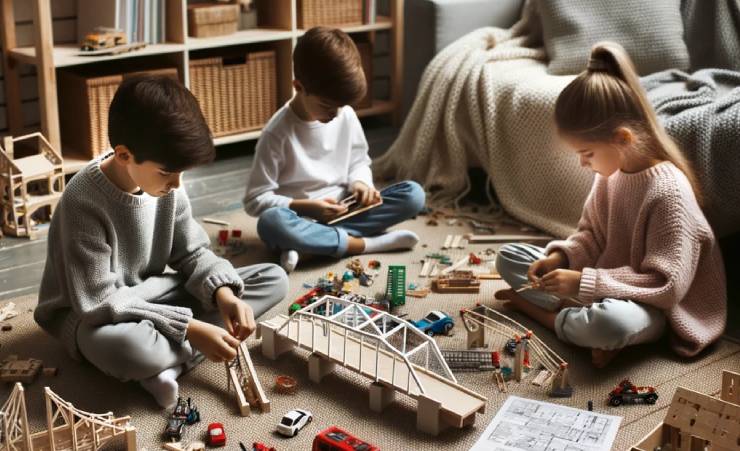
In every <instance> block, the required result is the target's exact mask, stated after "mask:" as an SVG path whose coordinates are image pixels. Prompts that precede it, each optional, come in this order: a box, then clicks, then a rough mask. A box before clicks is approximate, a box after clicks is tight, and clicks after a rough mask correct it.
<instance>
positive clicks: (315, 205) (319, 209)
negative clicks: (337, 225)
mask: <svg viewBox="0 0 740 451" xmlns="http://www.w3.org/2000/svg"><path fill="white" fill-rule="evenodd" d="M345 213H347V207H346V206H344V205H339V204H338V203H337V201H336V200H334V199H331V198H327V199H320V200H314V201H312V206H311V207H310V209H309V214H308V215H307V216H310V217H312V218H314V219H316V220H318V221H321V222H328V221H331V220H332V219H334V218H336V217H337V216H339V215H343V214H345Z"/></svg>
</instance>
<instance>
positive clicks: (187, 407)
mask: <svg viewBox="0 0 740 451" xmlns="http://www.w3.org/2000/svg"><path fill="white" fill-rule="evenodd" d="M172 417H174V418H180V419H181V420H184V421H185V423H187V424H188V425H192V424H195V423H197V422H199V421H200V412H199V411H198V408H197V407H195V406H194V405H193V404H192V400H191V399H190V398H188V400H187V402H186V401H184V400H183V399H181V398H177V404H176V405H175V410H173V411H172Z"/></svg>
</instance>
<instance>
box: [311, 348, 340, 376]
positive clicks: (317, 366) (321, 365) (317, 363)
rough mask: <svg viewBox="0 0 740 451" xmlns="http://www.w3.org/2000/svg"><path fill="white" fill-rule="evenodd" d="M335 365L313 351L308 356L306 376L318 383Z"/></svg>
mask: <svg viewBox="0 0 740 451" xmlns="http://www.w3.org/2000/svg"><path fill="white" fill-rule="evenodd" d="M335 366H336V364H335V363H334V362H332V361H330V360H329V359H327V358H325V357H322V356H320V355H318V354H316V353H313V354H311V355H310V356H308V378H309V379H310V380H311V382H315V383H317V384H318V383H319V382H321V379H323V378H324V376H326V375H327V374H329V373H331V372H332V371H334V367H335Z"/></svg>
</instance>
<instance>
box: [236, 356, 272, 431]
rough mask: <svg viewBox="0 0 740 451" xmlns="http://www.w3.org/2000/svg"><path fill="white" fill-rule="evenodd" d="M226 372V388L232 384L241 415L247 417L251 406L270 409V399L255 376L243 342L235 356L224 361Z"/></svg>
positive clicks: (265, 409)
mask: <svg viewBox="0 0 740 451" xmlns="http://www.w3.org/2000/svg"><path fill="white" fill-rule="evenodd" d="M226 373H227V374H226V377H227V379H226V390H227V391H230V390H231V386H232V385H233V386H234V391H235V396H236V401H237V404H238V406H239V414H240V415H241V416H243V417H248V416H249V415H250V413H251V410H252V406H254V407H259V408H260V410H262V412H265V413H267V412H269V411H270V401H269V400H268V399H267V396H266V395H265V391H264V390H263V389H262V384H260V381H259V379H258V378H257V372H256V371H255V369H254V364H253V363H252V358H251V357H250V356H249V349H247V345H246V344H245V343H244V342H241V343H240V344H239V347H238V348H237V350H236V358H235V359H234V360H232V361H231V362H226Z"/></svg>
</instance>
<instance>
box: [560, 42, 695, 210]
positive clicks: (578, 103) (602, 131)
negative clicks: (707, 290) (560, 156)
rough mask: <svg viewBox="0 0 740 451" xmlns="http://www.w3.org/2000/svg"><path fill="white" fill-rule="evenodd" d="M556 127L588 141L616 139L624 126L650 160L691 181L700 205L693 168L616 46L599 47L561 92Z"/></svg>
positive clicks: (599, 45) (631, 65)
mask: <svg viewBox="0 0 740 451" xmlns="http://www.w3.org/2000/svg"><path fill="white" fill-rule="evenodd" d="M555 123H556V125H557V127H558V129H559V130H560V131H561V132H565V133H568V134H571V135H574V136H579V137H580V138H582V139H585V140H591V141H606V140H611V139H612V137H613V136H614V133H615V132H616V130H617V129H618V128H619V127H628V128H630V129H631V130H633V132H635V134H636V136H637V137H638V139H639V140H641V141H644V142H643V143H641V144H642V145H640V146H639V148H640V150H641V151H642V152H644V153H645V154H646V156H649V157H652V158H655V159H658V160H662V161H670V162H671V163H673V164H674V165H675V166H676V167H677V168H679V169H680V170H681V171H682V172H683V173H684V174H686V177H687V178H688V179H689V182H690V183H691V186H692V188H693V190H694V194H695V195H696V198H697V200H698V201H699V203H700V204H701V203H702V195H701V189H700V187H699V183H698V180H697V178H696V175H695V173H694V170H693V169H692V167H691V164H690V163H689V161H688V160H687V159H686V157H685V156H684V155H683V153H682V152H681V150H680V149H679V148H678V145H676V143H675V142H674V141H673V139H671V137H670V136H668V133H666V131H665V129H664V128H663V126H662V125H661V124H660V122H658V117H657V115H656V114H655V110H653V107H652V106H651V105H650V102H649V101H648V99H647V95H646V93H645V91H644V90H643V89H642V86H641V85H640V80H639V78H638V76H637V71H636V70H635V67H634V65H633V64H632V60H631V59H630V57H629V55H628V54H627V52H626V51H625V50H624V48H623V47H622V46H621V45H619V44H617V43H615V42H599V43H597V44H596V45H594V46H593V48H592V49H591V57H590V59H589V62H588V67H587V69H586V70H585V71H583V72H581V73H580V74H579V75H578V76H577V77H576V78H575V79H574V80H573V81H572V82H571V83H570V84H569V85H568V86H566V87H565V89H564V90H563V91H562V92H561V93H560V96H559V97H558V100H557V102H556V103H555Z"/></svg>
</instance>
